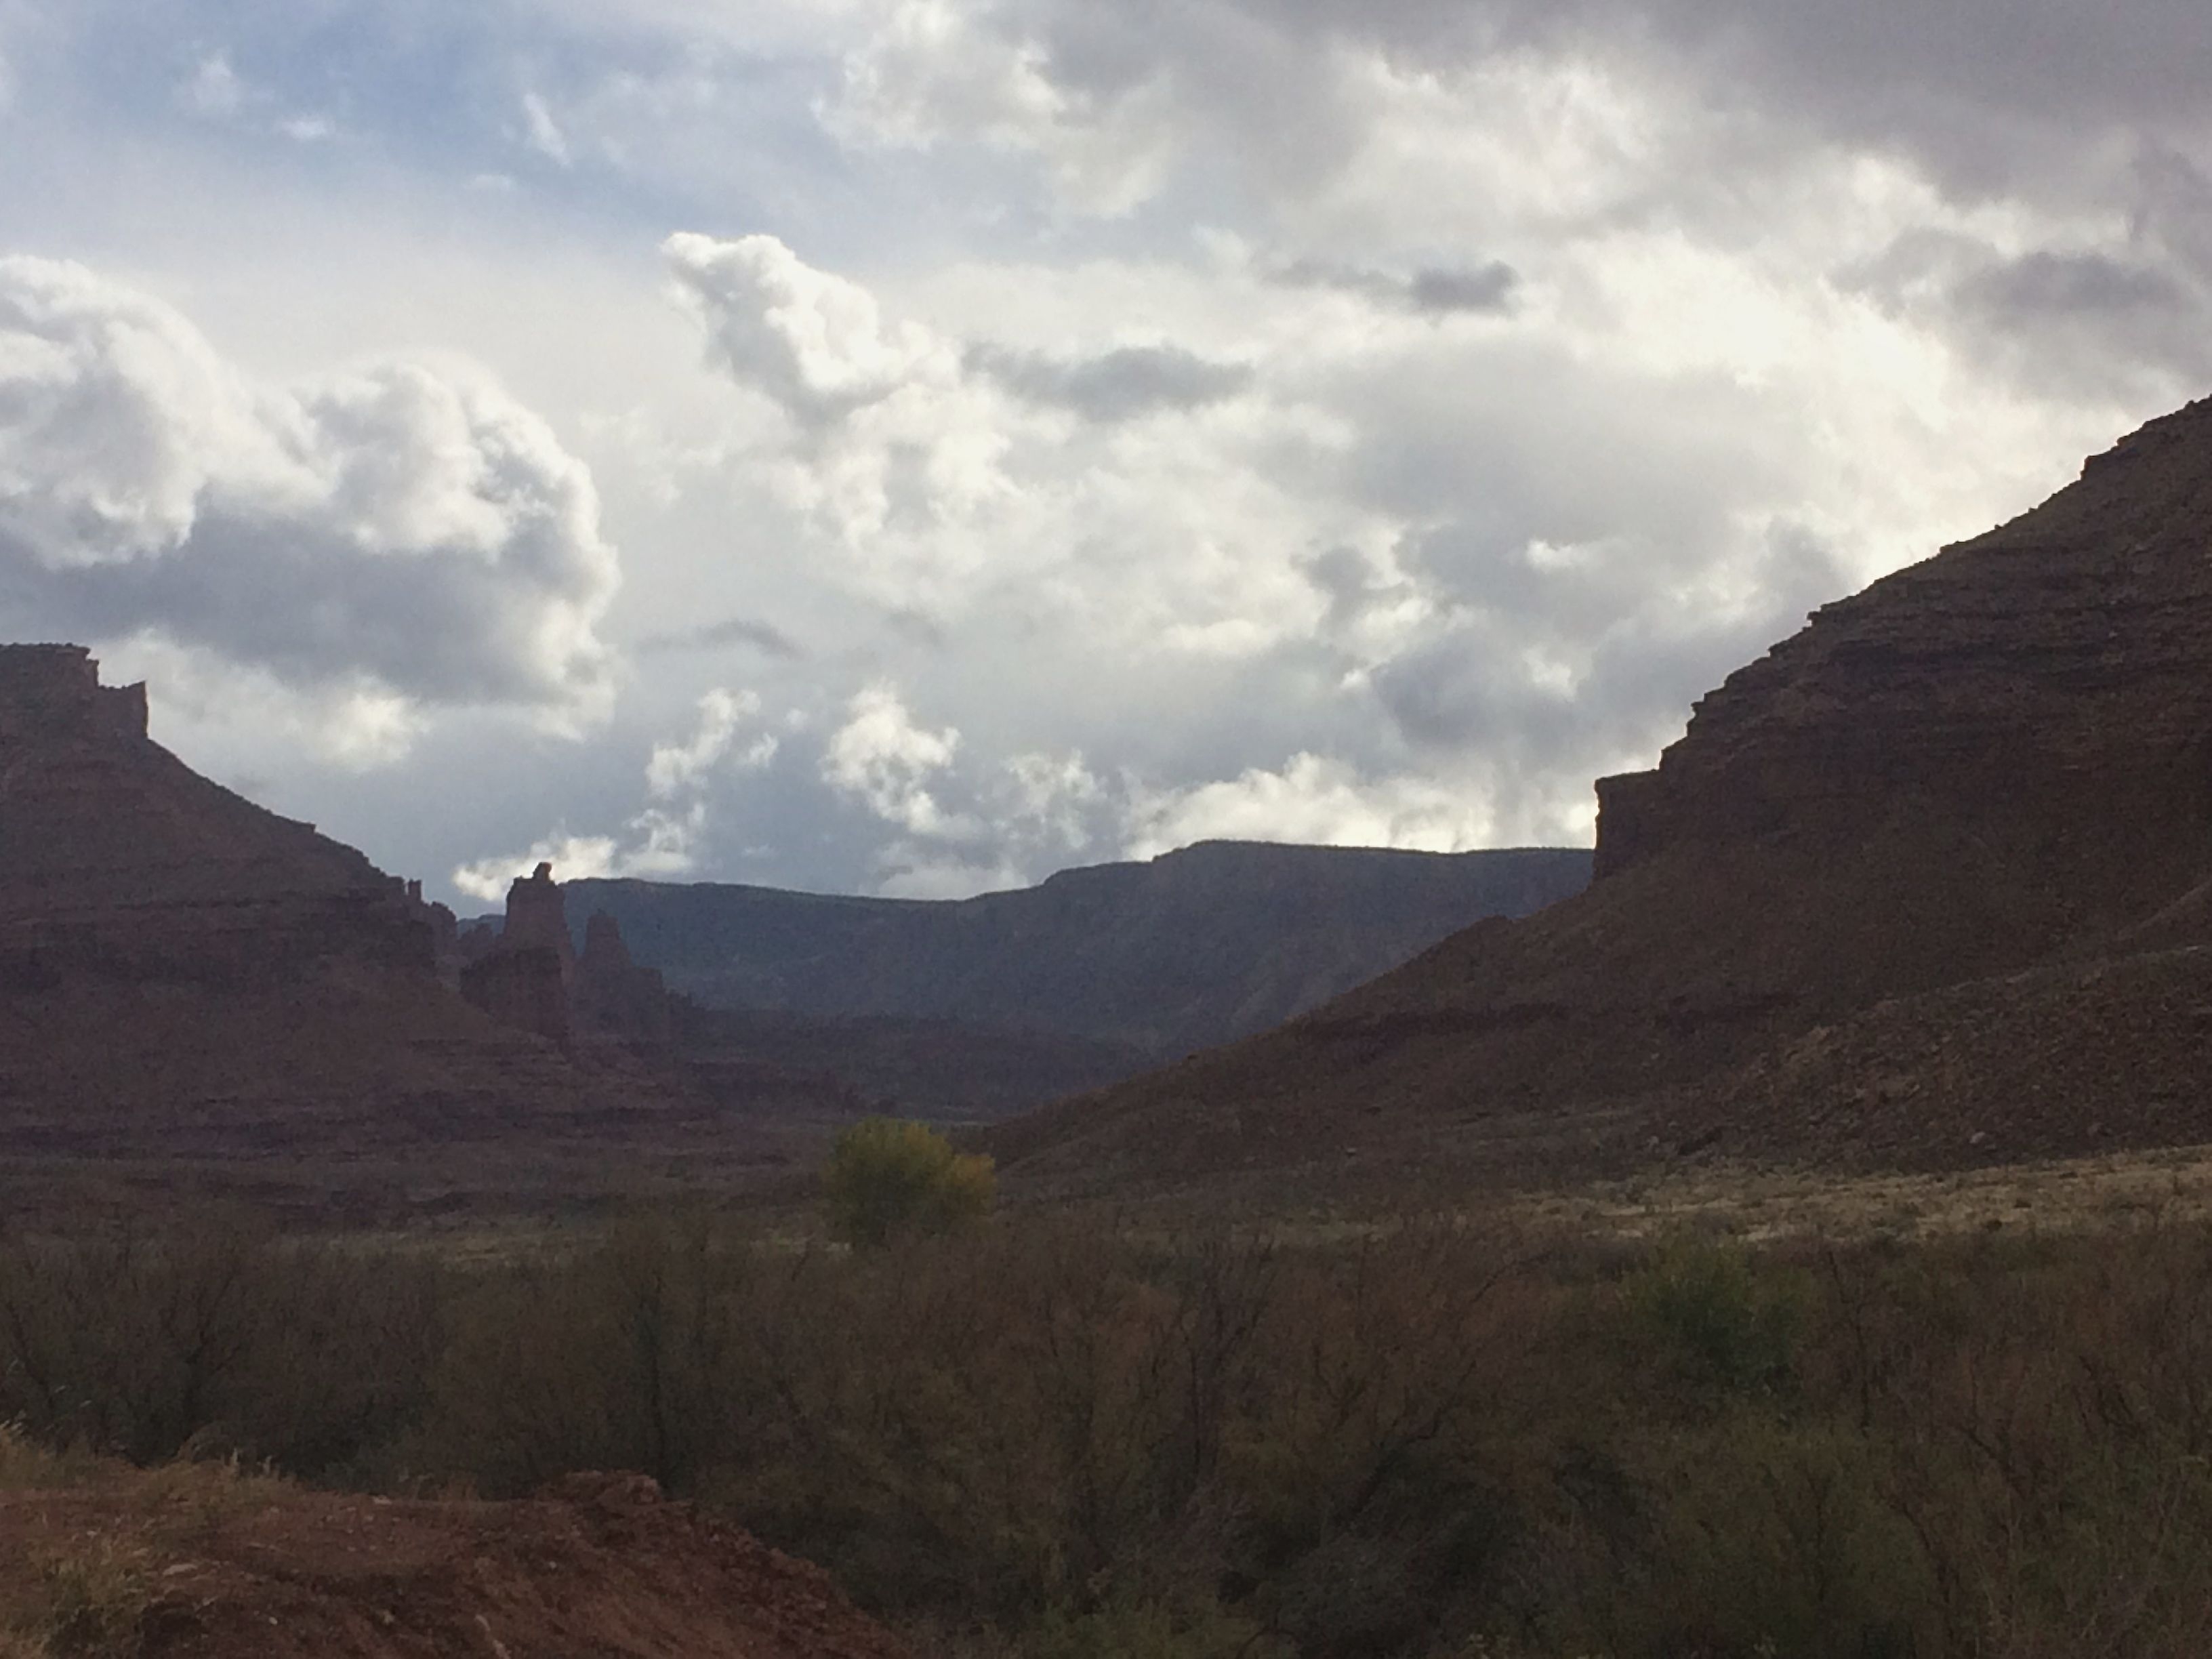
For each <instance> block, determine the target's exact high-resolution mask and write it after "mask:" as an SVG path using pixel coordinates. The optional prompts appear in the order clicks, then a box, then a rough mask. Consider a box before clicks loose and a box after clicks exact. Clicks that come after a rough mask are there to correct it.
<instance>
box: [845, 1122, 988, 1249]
mask: <svg viewBox="0 0 2212 1659" xmlns="http://www.w3.org/2000/svg"><path fill="white" fill-rule="evenodd" d="M996 1179H997V1178H996V1176H995V1175H994V1172H993V1170H992V1167H991V1160H990V1159H989V1158H987V1157H985V1156H983V1155H981V1154H980V1153H975V1152H955V1151H954V1150H953V1146H952V1143H951V1141H950V1140H949V1139H946V1138H945V1135H944V1134H943V1133H940V1132H939V1131H938V1130H935V1129H933V1128H931V1127H929V1126H928V1125H927V1124H926V1123H915V1122H912V1121H908V1120H906V1119H902V1118H890V1117H872V1118H865V1119H863V1120H862V1121H860V1122H858V1123H855V1124H854V1125H853V1126H852V1127H850V1128H848V1129H846V1130H843V1131H842V1132H841V1133H839V1134H838V1136H837V1139H836V1142H835V1143H834V1144H833V1145H832V1146H831V1147H830V1149H829V1162H828V1163H827V1164H825V1165H824V1166H823V1172H822V1189H823V1199H824V1201H825V1202H826V1203H827V1205H828V1206H829V1226H830V1231H832V1232H834V1233H835V1234H836V1236H837V1237H840V1238H842V1239H844V1240H846V1241H847V1242H848V1243H854V1244H884V1243H889V1242H890V1240H891V1239H892V1238H893V1237H899V1236H902V1235H913V1234H928V1233H940V1232H945V1231H949V1230H951V1229H952V1228H954V1227H957V1226H959V1225H963V1223H966V1222H969V1221H974V1220H976V1219H978V1218H981V1217H982V1216H985V1215H987V1214H988V1213H990V1209H991V1201H992V1198H993V1196H994V1191H995V1188H996Z"/></svg>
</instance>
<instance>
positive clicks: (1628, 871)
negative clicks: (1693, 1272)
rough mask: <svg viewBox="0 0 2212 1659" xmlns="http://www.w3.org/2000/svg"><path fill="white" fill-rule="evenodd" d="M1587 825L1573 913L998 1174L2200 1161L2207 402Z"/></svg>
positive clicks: (1098, 1101)
mask: <svg viewBox="0 0 2212 1659" xmlns="http://www.w3.org/2000/svg"><path fill="white" fill-rule="evenodd" d="M1598 794H1599V801H1600V808H1601V811H1600V819H1599V832H1598V848H1597V854H1596V863H1595V872H1596V879H1595V881H1594V882H1593V884H1592V885H1591V887H1590V888H1589V890H1588V891H1587V892H1586V893H1584V894H1583V895H1581V896H1577V897H1576V898H1573V899H1571V900H1568V901H1566V902H1563V903H1561V904H1559V905H1556V906H1554V907H1553V908H1551V909H1549V910H1547V911H1545V912H1543V913H1541V914H1540V915H1535V916H1534V917H1531V918H1529V919H1528V920H1526V921H1517V922H1504V921H1498V922H1486V923H1482V924H1479V925H1478V926H1476V927H1473V928H1470V929H1468V930H1467V931H1465V932H1463V933H1459V934H1457V935H1455V937H1453V938H1452V939H1449V940H1447V941H1445V942H1444V943H1443V944H1441V945H1438V946H1437V947H1436V948H1435V949H1434V950H1432V951H1429V952H1428V953H1426V954H1425V956H1423V957H1420V958H1419V959H1418V960H1416V961H1415V962H1413V963H1410V964H1409V965H1407V967H1405V968H1403V969H1400V970H1399V971H1397V972H1396V973H1394V974H1391V975H1385V976H1384V977H1383V978H1382V979H1380V980H1378V981H1376V982H1375V983H1373V984H1371V985H1369V986H1365V987H1361V988H1360V989H1358V990H1357V991H1354V992H1352V994H1349V995H1347V996H1345V997H1342V998H1340V999H1338V1000H1335V1001H1334V1002H1332V1003H1330V1004H1328V1005H1327V1006H1324V1007H1322V1008H1321V1009H1319V1010H1317V1011H1316V1012H1313V1013H1311V1014H1309V1015H1307V1016H1306V1017H1305V1018H1303V1019H1301V1020H1299V1021H1297V1022H1295V1023H1294V1024H1291V1026H1289V1027H1288V1028H1286V1029H1285V1030H1283V1031H1281V1032H1279V1033H1277V1034H1273V1035H1271V1036H1264V1037H1261V1038H1259V1039H1257V1040H1255V1041H1254V1042H1248V1043H1245V1044H1242V1045H1239V1046H1237V1047H1236V1048H1230V1049H1226V1050H1224V1051H1221V1052H1219V1053H1218V1054H1210V1055H1206V1056H1201V1057H1200V1058H1199V1059H1197V1060H1193V1061H1190V1062H1188V1063H1187V1064H1185V1065H1183V1066H1179V1067H1176V1068H1173V1069H1171V1070H1170V1071H1168V1072H1165V1073H1158V1074H1156V1075H1154V1076H1152V1077H1151V1078H1148V1079H1139V1080H1138V1081H1137V1082H1136V1083H1134V1084H1132V1085H1127V1086H1126V1087H1124V1088H1122V1089H1121V1090H1118V1091H1107V1092H1106V1093H1105V1094H1103V1095H1102V1096H1097V1097H1091V1098H1089V1099H1087V1100H1085V1101H1082V1102H1076V1103H1067V1104H1066V1105H1064V1106H1060V1107H1056V1108H1053V1109H1048V1111H1046V1112H1045V1113H1043V1114H1040V1115H1037V1116H1036V1117H1035V1118H1033V1119H1031V1120H1028V1121H1024V1122H1023V1123H1021V1124H1019V1125H1016V1126H1010V1127H1009V1128H1008V1129H1007V1130H1006V1131H1005V1132H1004V1133H1002V1136H1001V1138H1000V1142H999V1145H1000V1150H1001V1152H1003V1153H1005V1154H1006V1155H1007V1156H1008V1157H1010V1158H1014V1159H1016V1160H1017V1161H1018V1164H1025V1165H1026V1167H1027V1168H1028V1170H1030V1173H1031V1175H1032V1176H1035V1177H1036V1178H1038V1179H1041V1180H1057V1181H1065V1182H1082V1181H1086V1180H1099V1181H1103V1182H1106V1183H1108V1184H1111V1183H1112V1182H1115V1181H1117V1180H1121V1179H1124V1178H1128V1179H1153V1180H1158V1179H1168V1178H1179V1177H1180V1176H1184V1175H1188V1174H1189V1173H1191V1172H1193V1171H1205V1170H1233V1169H1237V1168H1245V1167H1255V1166H1256V1167H1270V1166H1274V1165H1279V1164H1287V1163H1296V1162H1300V1161H1309V1160H1310V1159H1311V1158H1312V1157H1313V1156H1314V1155H1315V1153H1316V1149H1319V1150H1320V1152H1321V1155H1322V1156H1325V1157H1328V1158H1346V1157H1358V1156H1380V1157H1387V1156H1389V1155H1390V1153H1389V1148H1391V1147H1394V1146H1395V1147H1398V1148H1401V1149H1403V1148H1407V1147H1414V1146H1419V1147H1420V1148H1422V1149H1423V1151H1422V1152H1421V1156H1423V1157H1431V1156H1435V1155H1437V1150H1438V1149H1439V1148H1440V1147H1441V1148H1445V1149H1448V1150H1449V1152H1450V1155H1451V1156H1452V1157H1454V1158H1457V1159H1459V1160H1460V1161H1461V1162H1462V1164H1464V1165H1466V1166H1467V1167H1469V1168H1479V1169H1486V1170H1492V1171H1494V1172H1498V1173H1503V1174H1508V1175H1513V1176H1541V1175H1544V1174H1547V1173H1554V1172H1559V1171H1562V1170H1574V1169H1587V1168H1595V1167H1619V1166H1621V1165H1625V1164H1633V1163H1635V1162H1638V1161H1639V1160H1647V1159H1648V1158H1650V1156H1652V1155H1653V1154H1655V1153H1659V1154H1665V1153H1668V1152H1669V1151H1670V1150H1672V1151H1677V1152H1678V1151H1680V1150H1681V1149H1684V1148H1692V1147H1694V1148H1696V1149H1699V1151H1700V1152H1705V1153H1707V1154H1710V1155H1716V1156H1718V1155H1726V1154H1728V1153H1730V1152H1744V1153H1750V1154H1756V1155H1759V1156H1768V1157H1783V1158H1816V1159H1826V1158H1838V1159H1853V1158H1857V1159H1866V1160H1873V1161H1880V1162H1888V1163H1900V1164H1913V1163H1930V1162H1934V1163H1942V1162H1947V1161H1952V1162H1955V1161H1971V1160H1975V1159H1994V1158H2002V1157H2010V1156H2020V1155H2024V1154H2026V1153H2027V1152H2057V1151H2066V1150H2078V1149H2081V1148H2085V1147H2091V1146H2100V1145H2101V1146H2110V1145H2118V1144H2122V1143H2124V1142H2133V1143H2136V1144H2143V1143H2146V1142H2151V1143H2156V1142H2162V1141H2170V1140H2175V1139H2201V1138H2205V1137H2208V1136H2212V1088H2209V1087H2208V1085H2207V1084H2206V1083H2205V1082H2204V1080H2203V1079H2205V1078H2206V1077H2207V1076H2208V1075H2212V1073H2208V1072H2207V1069H2206V1065H2205V1062H2206V1061H2207V1060H2208V1059H2212V984H2208V975H2207V973H2206V970H2205V969H2204V967H2203V961H2204V957H2203V950H2204V947H2205V946H2206V945H2212V927H2208V926H2207V925H2206V924H2207V921H2208V918H2209V917H2212V898H2208V896H2207V895H2208V893H2212V886H2208V878H2212V404H2192V405H2191V406H2190V407H2189V408H2187V409H2185V410H2181V411H2179V413H2177V414H2175V415H2172V416H2167V417H2166V418H2165V419H2162V420H2160V421H2157V422H2152V423H2151V424H2150V425H2149V426H2148V427H2146V428H2143V429H2142V431H2140V432H2138V433H2136V434H2135V435H2132V436H2131V437H2130V438H2128V439H2126V440H2124V441H2122V442H2121V443H2120V444H2119V445H2118V446H2117V447H2115V448H2114V449H2113V450H2112V451H2111V452H2109V453H2106V454H2105V455H2102V456H2099V457H2096V458H2093V459H2092V460H2091V461H2090V462H2089V463H2088V464H2087V465H2086V466H2085V468H2084V470H2083V473H2082V476H2081V478H2080V480H2079V481H2078V482H2076V483H2074V484H2072V485H2070V486H2069V487H2068V488H2066V489H2063V490H2062V491H2060V492H2059V493H2058V495H2056V496H2054V497H2053V498H2052V499H2051V501H2048V502H2046V503H2045V504H2044V505H2043V506H2042V507H2038V508H2037V509H2035V510H2034V511H2033V512H2031V513H2027V514H2025V515H2023V516H2022V517H2021V518H2019V519H2017V520H2014V521H2012V522H2011V523H2009V524H2007V525H2004V526H2000V527H1999V528H1998V529H1996V530H1995V531H1993V532H1990V533H1989V534H1988V535H1985V536H1983V537H1980V538H1977V539H1975V540H1973V541H1970V542H1966V543H1963V544H1958V545H1955V546H1952V547H1948V548H1946V549H1944V550H1942V552H1941V553H1939V554H1937V555H1936V556H1935V557H1933V558H1931V559H1929V560H1927V561H1926V562H1923V563H1921V564H1918V565H1915V566H1912V567H1911V568H1907V569H1905V570H1901V571H1899V572H1898V573H1897V574H1894V575H1892V576H1889V577H1887V578H1885V579H1884V580H1881V581H1878V582H1876V583H1875V584H1873V585H1872V586H1870V587H1869V588H1868V589H1867V590H1865V591H1864V592H1862V593H1859V594H1857V595H1856V596H1854V597H1852V598H1850V599H1844V600H1843V601H1840V602H1838V603H1837V604H1835V605H1829V606H1826V607H1824V608H1823V609H1822V610H1821V611H1818V612H1816V613H1814V616H1813V617H1811V618H1810V619H1809V621H1808V625H1807V626H1806V628H1805V629H1803V630H1802V632H1800V633H1799V634H1797V635H1795V636H1793V637H1792V638H1791V639H1790V640H1788V641H1784V642H1783V643H1782V644H1781V645H1779V646H1778V647H1776V648H1775V649H1774V650H1773V651H1772V652H1771V653H1769V654H1768V655H1767V656H1765V658H1763V659H1760V660H1759V661H1758V662H1756V663H1754V664H1753V665H1749V666H1748V667H1747V668H1745V669H1743V670H1741V671H1739V672H1737V673H1735V674H1734V675H1731V676H1730V677H1729V679H1728V680H1727V682H1726V683H1725V684H1723V686H1721V687H1720V688H1719V689H1718V690H1716V691H1715V692H1713V693H1712V694H1711V695H1710V696H1707V697H1706V698H1705V699H1703V700H1702V701H1700V702H1699V704H1698V705H1697V707H1696V710H1695V713H1694V714H1693V716H1692V720H1691V721H1690V723H1689V726H1688V729H1687V731H1686V733H1685V735H1684V736H1683V738H1681V739H1680V741H1679V742H1677V743H1676V744H1674V745H1672V746H1670V747H1669V748H1668V750H1667V751H1666V752H1665V753H1664V754H1663V755H1662V757H1661V759H1660V763H1659V764H1658V766H1657V768H1656V769H1654V770H1653V771H1651V772H1648V773H1642V774H1637V775H1631V776H1626V777H1620V778H1609V779H1605V780H1601V781H1600V782H1599V784H1598ZM2028 1055H2045V1056H2051V1057H2053V1059H2054V1060H2056V1058H2057V1057H2058V1056H2062V1055H2065V1056H2076V1057H2080V1058H2079V1059H2078V1061H2069V1062H2068V1063H2066V1064H2063V1065H2057V1064H2053V1065H2051V1066H2045V1067H2043V1068H2042V1069H2041V1070H2037V1069H2036V1068H2034V1067H2033V1066H2030V1065H2029V1064H2028V1063H2027V1061H2026V1060H2025V1057H2026V1056H2028Z"/></svg>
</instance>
